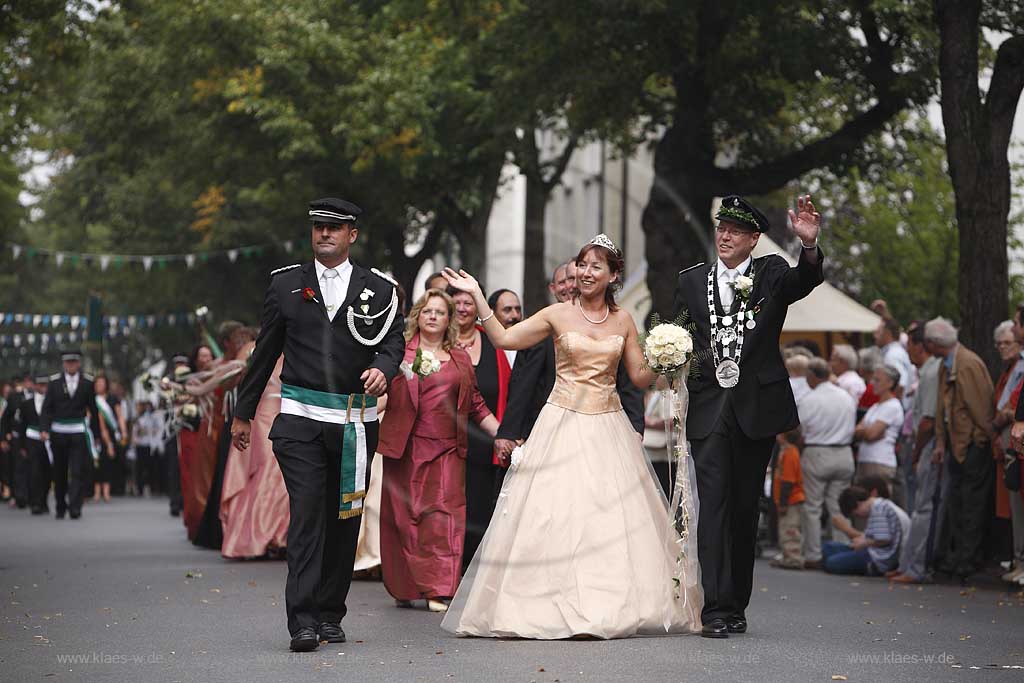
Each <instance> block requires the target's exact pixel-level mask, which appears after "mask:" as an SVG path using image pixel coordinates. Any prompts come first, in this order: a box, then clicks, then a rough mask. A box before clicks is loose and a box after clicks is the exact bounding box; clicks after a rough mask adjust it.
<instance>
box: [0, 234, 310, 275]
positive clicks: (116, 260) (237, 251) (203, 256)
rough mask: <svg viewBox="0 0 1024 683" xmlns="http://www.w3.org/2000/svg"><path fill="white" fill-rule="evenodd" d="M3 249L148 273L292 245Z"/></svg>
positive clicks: (289, 248)
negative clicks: (164, 250) (128, 250)
mask: <svg viewBox="0 0 1024 683" xmlns="http://www.w3.org/2000/svg"><path fill="white" fill-rule="evenodd" d="M5 244H6V248H7V249H9V250H10V253H11V256H13V257H14V260H18V259H19V258H21V257H22V256H24V257H25V258H26V259H29V260H32V259H47V260H51V259H52V260H53V262H54V263H55V264H56V266H57V267H58V268H61V267H63V266H64V264H65V263H69V264H71V265H72V266H77V265H79V264H84V265H87V266H99V268H100V270H102V271H106V270H107V269H109V268H110V267H111V266H113V267H114V268H122V267H124V266H125V265H132V264H135V265H141V266H142V267H143V269H144V270H145V271H146V272H150V271H151V269H152V268H153V266H154V265H155V266H156V267H157V268H161V269H162V268H166V267H167V265H168V264H170V263H176V262H181V263H184V264H185V267H186V268H188V269H189V270H191V269H192V268H195V266H196V264H204V263H208V262H209V261H210V260H211V259H220V258H227V260H228V261H229V262H230V263H237V262H238V259H239V258H252V257H254V256H262V255H263V253H264V252H265V251H266V250H267V249H273V248H281V249H284V250H285V251H286V252H288V253H291V251H292V249H294V248H295V241H294V240H284V241H281V242H267V243H264V244H250V245H247V246H243V247H232V248H230V249H216V250H213V251H200V252H192V253H185V254H93V253H86V252H77V251H68V250H66V249H46V248H43V247H32V246H28V245H26V244H15V243H13V242H7V243H5Z"/></svg>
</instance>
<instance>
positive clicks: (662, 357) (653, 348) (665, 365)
mask: <svg viewBox="0 0 1024 683" xmlns="http://www.w3.org/2000/svg"><path fill="white" fill-rule="evenodd" d="M643 350H644V357H645V358H646V359H647V364H648V365H649V366H650V367H651V369H652V370H654V371H655V372H657V373H659V374H663V375H664V374H669V373H672V372H675V371H676V370H678V369H679V368H681V367H683V366H684V365H686V363H687V361H689V360H690V354H692V353H693V338H692V337H691V336H690V333H689V332H687V331H686V329H684V328H683V327H680V326H679V325H674V324H671V323H662V324H660V325H656V326H655V327H654V328H652V329H651V331H650V332H648V334H647V337H646V339H644V346H643Z"/></svg>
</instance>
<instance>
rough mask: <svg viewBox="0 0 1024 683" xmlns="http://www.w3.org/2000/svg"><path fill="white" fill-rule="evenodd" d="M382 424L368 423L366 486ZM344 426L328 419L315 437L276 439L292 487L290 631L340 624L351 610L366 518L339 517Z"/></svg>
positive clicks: (286, 480) (287, 598) (287, 484)
mask: <svg viewBox="0 0 1024 683" xmlns="http://www.w3.org/2000/svg"><path fill="white" fill-rule="evenodd" d="M379 429H380V425H379V423H376V422H374V423H367V424H366V450H367V454H368V460H367V467H366V477H367V481H366V482H364V485H369V476H370V462H369V460H370V459H372V457H373V453H374V451H375V450H376V449H377V438H378V435H379ZM342 434H343V428H342V426H340V425H330V424H325V425H323V428H322V429H321V431H320V434H319V435H317V437H316V438H315V439H313V440H312V441H308V442H306V441H296V440H293V439H289V438H283V437H276V438H274V439H273V444H274V455H275V456H276V457H277V462H278V465H280V467H281V474H282V475H284V483H285V487H286V488H287V489H288V508H289V510H290V512H291V519H290V520H289V521H288V547H287V549H286V551H285V557H286V558H287V560H288V580H287V582H286V584H285V591H284V595H285V607H286V609H287V612H288V632H289V633H291V634H292V635H293V636H294V635H295V633H296V631H298V630H299V629H300V628H304V627H308V628H313V629H315V628H316V627H317V626H318V625H320V624H323V623H334V624H336V623H339V622H340V621H341V620H342V619H343V618H344V617H345V614H346V612H347V608H346V606H345V600H346V598H347V597H348V590H349V587H350V585H351V584H352V566H353V564H354V563H355V559H356V545H357V544H358V542H359V527H360V524H361V523H362V517H361V516H358V517H350V518H349V519H338V498H339V493H338V488H339V482H340V481H341V472H340V467H339V466H340V454H341V447H342Z"/></svg>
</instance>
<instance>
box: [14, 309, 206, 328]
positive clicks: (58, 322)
mask: <svg viewBox="0 0 1024 683" xmlns="http://www.w3.org/2000/svg"><path fill="white" fill-rule="evenodd" d="M195 322H196V314H195V313H138V314H135V315H105V316H103V325H104V327H106V328H108V329H124V330H129V331H130V330H135V329H143V330H144V329H148V328H152V327H163V326H165V325H192V324H194V323H195ZM0 326H24V327H33V328H53V329H57V328H61V327H70V328H71V329H72V330H81V331H83V332H84V331H85V330H86V329H87V328H88V327H89V318H88V316H87V315H85V314H84V313H83V314H82V315H63V314H60V313H6V312H0Z"/></svg>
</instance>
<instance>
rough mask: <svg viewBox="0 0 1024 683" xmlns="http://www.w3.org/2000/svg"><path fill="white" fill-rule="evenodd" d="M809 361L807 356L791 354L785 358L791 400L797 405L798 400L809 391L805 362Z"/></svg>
mask: <svg viewBox="0 0 1024 683" xmlns="http://www.w3.org/2000/svg"><path fill="white" fill-rule="evenodd" d="M809 361H810V359H809V358H807V356H804V355H802V354H793V355H791V356H790V357H789V358H787V359H786V370H787V371H788V372H789V385H790V386H791V387H792V388H793V400H794V401H796V404H797V406H799V405H800V401H802V400H803V399H804V397H805V396H807V394H808V393H810V391H811V387H810V386H809V385H808V384H807V364H808V362H809Z"/></svg>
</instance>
